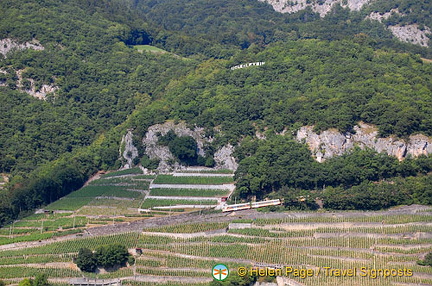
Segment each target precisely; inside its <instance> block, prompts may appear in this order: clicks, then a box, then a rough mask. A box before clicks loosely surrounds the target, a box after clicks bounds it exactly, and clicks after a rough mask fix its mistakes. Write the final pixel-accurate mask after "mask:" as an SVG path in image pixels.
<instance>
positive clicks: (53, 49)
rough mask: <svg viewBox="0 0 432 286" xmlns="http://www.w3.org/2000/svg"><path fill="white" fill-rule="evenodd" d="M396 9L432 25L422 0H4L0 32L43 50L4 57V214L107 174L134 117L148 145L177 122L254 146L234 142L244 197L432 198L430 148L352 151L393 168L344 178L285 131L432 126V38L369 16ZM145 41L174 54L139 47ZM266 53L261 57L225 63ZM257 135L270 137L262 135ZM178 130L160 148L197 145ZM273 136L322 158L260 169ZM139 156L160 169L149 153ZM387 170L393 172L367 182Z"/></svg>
mask: <svg viewBox="0 0 432 286" xmlns="http://www.w3.org/2000/svg"><path fill="white" fill-rule="evenodd" d="M422 5H423V6H422ZM395 7H398V9H399V10H400V11H401V12H404V13H406V14H409V17H404V18H397V17H396V16H395V17H391V18H389V19H388V21H387V22H386V23H384V24H385V25H390V24H392V23H395V22H398V23H416V21H419V23H424V24H427V25H429V26H431V23H430V17H428V14H427V11H430V9H429V10H428V9H427V8H428V6H427V3H423V4H421V3H420V2H418V3H417V2H416V3H412V4H410V5H408V4H407V3H406V1H402V0H401V1H396V2H392V3H391V4H390V3H383V2H381V1H378V2H377V3H375V4H374V5H371V6H368V7H366V8H364V9H363V10H361V11H359V12H349V11H348V10H345V9H342V8H341V7H340V6H337V7H335V9H334V11H333V12H332V13H330V14H329V15H328V16H327V17H325V18H319V16H318V15H317V14H316V13H313V12H312V11H311V10H305V11H301V12H298V13H295V14H292V15H286V14H279V13H277V12H275V11H274V10H273V9H272V7H271V6H269V5H267V4H265V3H261V2H259V1H255V0H241V1H228V0H215V1H211V2H209V1H202V0H188V1H186V0H176V1H166V0H155V1H148V0H135V1H132V0H103V1H93V0H72V1H54V0H42V1H24V0H14V1H12V0H5V1H1V2H0V39H6V38H7V39H13V40H14V41H16V42H19V43H23V42H26V41H32V40H34V39H35V40H38V41H39V42H40V44H41V45H42V46H43V47H44V48H45V49H44V50H42V51H40V50H37V51H36V50H32V49H24V50H13V51H11V52H9V53H8V54H7V56H6V57H2V56H1V55H0V70H1V71H2V72H0V84H1V86H0V100H1V102H2V105H1V107H0V111H1V112H0V173H7V174H9V176H10V177H11V182H10V183H9V184H8V185H7V186H6V188H5V189H3V190H0V225H1V224H2V223H4V222H5V221H8V220H10V219H13V218H16V217H17V216H19V215H20V214H21V215H22V214H24V213H26V212H27V211H31V210H33V209H34V208H36V207H39V206H41V205H45V204H48V203H50V202H52V201H54V200H56V199H58V198H60V197H61V196H63V195H65V194H67V193H69V192H71V191H74V190H76V189H77V188H79V187H80V186H81V185H82V184H83V183H84V182H85V180H86V179H87V178H88V177H89V176H90V175H92V174H94V173H95V172H96V171H98V170H102V169H104V170H106V169H114V168H118V167H119V166H120V164H121V162H120V161H119V160H118V150H119V144H120V139H121V136H122V135H123V134H124V133H125V131H126V129H127V128H132V129H133V130H134V134H135V142H139V140H140V138H142V136H143V135H144V134H145V132H146V130H147V128H148V127H149V126H151V125H153V124H155V123H162V122H164V121H165V120H169V119H172V120H184V121H186V122H187V123H188V124H189V125H190V126H194V125H196V126H201V127H204V128H205V130H206V133H207V135H209V136H214V137H215V139H216V140H215V141H214V142H213V143H212V144H213V145H212V146H209V147H208V148H210V150H213V151H214V150H215V149H216V148H217V147H219V146H221V145H222V144H225V143H227V142H230V143H232V144H233V145H234V146H236V145H238V144H239V143H240V142H243V143H241V144H240V147H238V151H237V153H236V154H237V159H238V161H239V162H240V168H239V171H238V172H237V175H236V176H237V178H238V184H239V185H238V186H239V189H238V192H239V193H238V195H239V196H240V197H242V198H245V199H246V198H250V197H251V196H258V197H263V196H266V195H270V196H277V195H275V193H279V194H284V192H286V194H284V196H286V198H287V200H286V201H287V202H288V201H289V199H290V198H293V200H294V201H295V197H297V196H296V195H294V196H293V194H297V193H298V192H307V193H308V195H309V196H311V197H312V196H317V193H316V192H317V191H318V190H322V189H324V188H325V189H326V192H327V193H326V192H324V193H320V194H319V196H321V197H324V196H326V194H333V193H338V194H340V197H343V196H345V195H346V194H350V195H352V194H356V193H358V194H361V193H365V190H367V191H369V192H375V189H376V188H378V186H379V187H380V188H383V189H386V190H383V192H386V191H387V189H388V188H391V187H395V188H396V187H398V188H400V190H405V189H406V188H408V187H407V186H411V185H410V184H415V185H416V186H418V187H417V188H414V189H412V191H411V193H409V194H407V196H405V197H403V198H401V199H400V200H396V201H397V202H393V203H390V204H384V205H379V206H352V205H342V204H341V203H334V204H331V203H329V202H328V200H327V205H326V206H327V207H330V208H379V207H387V206H389V205H392V204H396V203H410V202H422V203H430V202H428V196H429V195H427V193H425V192H423V190H424V188H425V187H424V186H430V180H429V177H427V176H425V175H424V174H425V173H427V172H428V170H429V169H430V162H429V161H428V159H427V158H422V159H418V160H412V161H407V163H398V162H395V161H394V159H392V158H384V157H385V156H384V157H383V156H381V155H377V154H372V155H371V154H370V153H367V152H366V153H362V152H354V153H353V154H350V155H346V156H348V157H347V158H348V159H346V160H348V161H350V160H351V159H352V158H351V157H350V156H354V157H355V156H358V157H359V158H361V159H358V160H357V161H362V160H369V159H368V158H373V159H370V160H372V161H373V162H374V164H381V163H382V162H381V161H380V160H384V161H385V162H388V166H389V169H388V170H385V171H382V172H376V170H374V169H373V168H370V169H369V167H368V170H369V171H370V172H372V175H364V176H359V177H349V176H348V177H346V176H345V175H337V174H333V173H325V172H324V171H323V170H332V168H333V167H328V166H327V165H326V164H328V165H331V164H335V166H337V165H338V164H341V163H340V161H338V160H344V158H345V157H342V158H340V159H336V158H335V159H334V160H331V161H329V162H328V163H325V164H323V165H320V164H318V163H316V162H314V161H313V160H312V158H311V156H310V153H308V151H307V149H305V147H304V146H303V145H300V144H299V143H295V142H293V141H292V138H291V137H290V135H289V134H291V133H292V132H295V131H296V130H297V129H298V127H300V126H302V125H314V126H315V129H316V130H317V131H320V130H325V129H327V128H338V129H339V130H340V131H343V132H345V131H351V130H352V127H353V126H354V125H355V124H356V122H358V121H360V120H362V121H365V122H368V123H372V124H375V125H377V126H378V128H379V132H380V135H381V136H388V135H395V136H398V137H401V138H406V137H407V136H408V135H410V134H413V133H423V134H426V135H429V136H431V135H432V133H431V130H432V119H431V117H430V114H432V106H431V105H430V103H431V102H432V99H431V94H432V93H431V90H432V83H431V81H430V79H431V74H432V65H431V64H427V63H424V62H423V61H422V60H421V57H430V55H431V49H430V48H429V49H427V48H421V47H416V46H413V45H409V44H403V43H400V42H399V41H396V40H394V39H393V38H392V36H391V34H390V32H389V31H388V30H386V29H385V25H381V24H380V23H378V22H371V21H364V17H365V16H366V15H368V14H369V13H370V12H372V11H382V12H385V11H388V10H389V9H392V8H395ZM425 10H426V12H425ZM147 44H150V45H154V46H158V47H159V48H163V49H165V50H167V51H168V53H164V54H155V53H151V52H145V51H144V52H139V51H137V50H136V49H134V47H133V46H134V45H147ZM256 61H264V62H266V63H265V65H263V66H261V67H251V68H246V69H238V70H234V71H233V70H230V67H232V66H234V65H237V64H241V63H247V62H256ZM19 77H22V78H23V81H22V83H23V86H24V88H25V87H27V88H28V86H29V85H30V84H31V83H30V80H28V79H32V80H34V86H35V89H36V90H40V89H41V87H42V85H44V84H45V85H52V86H56V87H58V90H57V91H56V92H55V94H51V95H48V96H47V98H46V100H39V99H35V98H33V97H31V96H29V95H28V94H26V93H25V92H23V90H22V89H23V88H20V87H19V85H18V82H19ZM216 129H220V130H221V131H222V132H216V131H215V130H216ZM283 130H288V132H287V134H288V135H287V136H286V138H285V139H279V138H278V137H273V136H274V134H276V133H279V132H281V131H283ZM256 131H260V132H265V133H267V134H268V138H269V139H268V140H266V141H263V142H259V141H257V140H256V139H251V138H253V136H254V135H255V132H256ZM180 138H182V137H178V138H173V140H172V141H173V142H165V143H166V145H167V146H169V147H170V148H171V149H172V150H176V147H178V146H177V145H178V144H175V143H176V142H180V141H181V144H183V143H184V145H185V146H186V145H188V146H189V147H190V148H189V149H188V150H186V151H191V149H193V146H195V145H194V142H183V141H185V140H186V139H185V138H182V139H180ZM175 140H177V141H175ZM278 140H288V141H286V142H285V141H283V142H282V143H281V144H282V145H283V146H285V145H286V146H287V148H288V146H289V148H288V149H287V150H291V148H292V150H293V154H297V153H296V152H299V153H298V154H301V156H300V157H299V159H298V162H303V161H302V160H304V162H303V163H304V164H305V166H307V165H308V164H310V167H311V169H310V170H308V171H307V172H303V171H304V170H303V171H301V170H300V171H298V173H297V174H298V175H297V176H298V177H297V178H291V177H287V176H286V175H285V176H284V175H283V174H279V175H276V174H274V175H269V174H267V173H266V172H267V171H268V170H271V169H272V168H268V170H264V169H265V168H267V167H263V168H262V169H261V168H258V166H259V165H260V164H258V165H257V166H251V165H250V164H251V163H250V162H254V160H258V161H259V160H260V159H259V158H260V156H263V154H265V152H264V150H262V149H261V148H264V149H266V148H270V147H269V146H272V144H275V142H278ZM168 141H169V140H168ZM248 142H249V143H248ZM247 146H249V147H247ZM253 146H254V147H253ZM245 148H250V150H245ZM141 149H142V146H141ZM177 149H178V148H177ZM177 151H178V150H177ZM180 151H181V150H180ZM180 151H179V152H180ZM182 152H183V151H181V152H180V153H179V154H178V156H177V155H176V156H177V157H178V159H179V160H183V161H184V162H186V163H192V164H201V165H208V166H212V165H213V164H214V162H213V161H212V158H211V156H210V157H208V158H202V157H198V156H197V155H196V154H195V153H194V152H191V153H190V154H191V155H190V156H188V157H182V155H181V154H183V153H182ZM263 152H264V153H263ZM279 155H280V156H285V155H284V154H282V153H278V154H274V156H276V157H274V159H275V160H276V159H277V156H279ZM287 156H288V155H287ZM289 156H291V155H289ZM140 157H141V158H140V159H141V162H146V163H148V164H150V165H152V166H153V165H155V164H154V163H155V162H147V161H149V160H148V158H146V157H145V155H144V154H142V152H140ZM272 158H273V157H272ZM300 158H302V160H300ZM383 158H384V159H383ZM284 160H285V159H281V162H285V163H286V161H284ZM290 160H291V159H290ZM293 160H294V159H293ZM295 160H297V159H295ZM374 160H378V161H374ZM386 160H387V161H386ZM276 161H277V160H276ZM276 161H275V162H276ZM138 162H139V160H138V161H136V163H138ZM306 162H308V163H307V164H306ZM419 162H423V163H421V164H420V163H419ZM285 163H283V164H285ZM280 164H282V163H276V166H278V165H280ZM294 165H296V164H294ZM386 166H387V165H386ZM363 167H364V166H363ZM254 168H258V169H254ZM322 168H324V169H322ZM335 168H336V167H335ZM352 168H353V169H352V170H356V168H359V166H357V165H355V166H352ZM404 168H406V169H407V170H410V171H407V172H405V171H403V169H404ZM352 170H351V169H350V170H348V171H346V172H347V173H349V172H351V171H352ZM322 172H324V173H322ZM268 176H270V177H268ZM275 176H277V178H276V177H275ZM379 180H381V181H386V180H388V181H391V182H396V183H395V184H385V183H382V184H373V183H371V182H375V181H379ZM393 191H394V190H393ZM395 192H396V191H395ZM397 192H399V190H397ZM329 197H334V198H336V197H337V196H335V195H329Z"/></svg>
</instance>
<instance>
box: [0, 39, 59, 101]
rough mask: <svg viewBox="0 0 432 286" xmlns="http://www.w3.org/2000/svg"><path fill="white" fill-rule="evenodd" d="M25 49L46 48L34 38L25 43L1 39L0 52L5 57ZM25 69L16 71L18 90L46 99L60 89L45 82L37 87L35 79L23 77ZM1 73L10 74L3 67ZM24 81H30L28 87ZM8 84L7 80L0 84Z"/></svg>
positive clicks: (39, 49) (40, 49)
mask: <svg viewBox="0 0 432 286" xmlns="http://www.w3.org/2000/svg"><path fill="white" fill-rule="evenodd" d="M25 49H33V50H38V51H42V50H44V49H45V48H44V46H42V45H41V44H40V43H39V41H37V40H32V41H31V42H25V43H19V42H18V41H16V40H13V39H9V38H6V39H2V40H0V54H2V55H3V56H4V57H5V58H6V57H7V55H8V53H10V52H12V51H16V50H25ZM24 71H25V69H22V70H15V71H14V72H15V73H16V77H17V81H16V87H17V88H18V90H20V91H22V92H25V93H27V94H28V95H31V96H33V97H36V98H38V99H45V98H46V96H47V95H48V94H51V93H55V92H56V91H57V90H58V89H59V88H58V87H57V86H55V85H47V84H43V85H42V86H41V87H40V88H39V89H36V82H35V80H34V79H31V78H23V76H22V74H23V72H24ZM0 73H2V74H8V72H7V71H6V70H2V69H0ZM24 81H28V83H29V86H28V87H24V84H23V82H24ZM6 85H7V83H6V81H0V86H6Z"/></svg>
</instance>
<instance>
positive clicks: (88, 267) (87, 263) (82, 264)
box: [75, 248, 97, 272]
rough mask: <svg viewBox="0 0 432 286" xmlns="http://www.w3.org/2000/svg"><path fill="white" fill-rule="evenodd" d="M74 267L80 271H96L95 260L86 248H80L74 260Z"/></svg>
mask: <svg viewBox="0 0 432 286" xmlns="http://www.w3.org/2000/svg"><path fill="white" fill-rule="evenodd" d="M75 262H76V265H77V266H78V268H79V269H81V271H85V272H95V271H96V269H97V260H96V257H95V255H94V254H93V252H92V251H91V250H90V249H88V248H81V249H80V250H79V252H78V257H77V259H76V260H75Z"/></svg>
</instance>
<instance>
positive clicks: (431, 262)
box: [417, 252, 432, 267]
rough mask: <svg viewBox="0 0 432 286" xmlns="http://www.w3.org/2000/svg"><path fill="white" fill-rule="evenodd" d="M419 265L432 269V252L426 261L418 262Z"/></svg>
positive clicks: (427, 255)
mask: <svg viewBox="0 0 432 286" xmlns="http://www.w3.org/2000/svg"><path fill="white" fill-rule="evenodd" d="M417 264H418V265H422V266H431V267H432V252H429V253H428V254H426V256H425V259H423V260H420V261H418V262H417Z"/></svg>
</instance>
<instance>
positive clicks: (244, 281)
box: [209, 268, 257, 286]
mask: <svg viewBox="0 0 432 286" xmlns="http://www.w3.org/2000/svg"><path fill="white" fill-rule="evenodd" d="M246 269H248V268H246ZM256 281H257V277H255V276H250V275H245V276H243V277H241V276H239V275H238V274H237V271H230V275H229V276H228V278H227V279H225V280H224V281H217V280H213V281H212V282H210V284H209V285H210V286H248V285H251V284H253V283H254V282H256Z"/></svg>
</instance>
